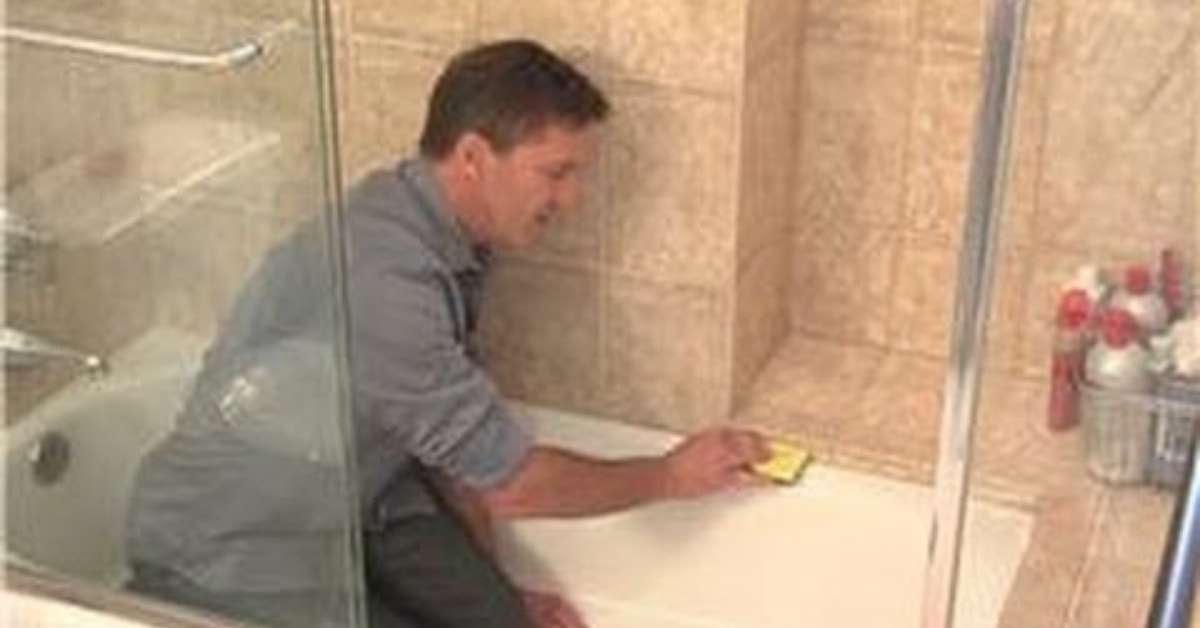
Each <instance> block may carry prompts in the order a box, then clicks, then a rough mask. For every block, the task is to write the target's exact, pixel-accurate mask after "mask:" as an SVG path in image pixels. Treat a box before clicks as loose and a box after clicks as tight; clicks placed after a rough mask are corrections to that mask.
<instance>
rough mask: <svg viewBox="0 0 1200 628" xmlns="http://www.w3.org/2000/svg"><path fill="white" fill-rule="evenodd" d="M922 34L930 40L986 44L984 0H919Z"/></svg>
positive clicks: (962, 44) (970, 45) (976, 45)
mask: <svg viewBox="0 0 1200 628" xmlns="http://www.w3.org/2000/svg"><path fill="white" fill-rule="evenodd" d="M919 1H920V3H921V6H920V10H919V14H920V17H919V21H920V31H921V37H922V38H923V39H925V40H927V41H936V42H939V43H947V44H953V45H955V46H956V47H963V48H968V49H972V50H978V49H980V48H982V47H983V43H984V34H985V33H984V29H985V26H986V21H987V14H986V11H985V9H990V8H991V6H992V4H991V3H990V2H984V1H983V0H919Z"/></svg>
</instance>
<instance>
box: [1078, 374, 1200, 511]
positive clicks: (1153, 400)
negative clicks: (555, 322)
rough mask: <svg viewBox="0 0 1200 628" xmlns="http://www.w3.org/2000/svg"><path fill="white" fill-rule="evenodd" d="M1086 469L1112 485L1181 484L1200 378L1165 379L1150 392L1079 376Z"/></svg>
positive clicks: (1199, 409) (1197, 413)
mask: <svg viewBox="0 0 1200 628" xmlns="http://www.w3.org/2000/svg"><path fill="white" fill-rule="evenodd" d="M1079 392H1080V405H1079V411H1080V418H1081V421H1082V423H1083V431H1084V438H1083V441H1084V450H1085V451H1084V454H1085V459H1086V461H1087V467H1088V471H1089V472H1090V473H1091V474H1092V475H1093V476H1095V477H1096V478H1097V479H1100V480H1102V481H1104V482H1108V483H1111V484H1145V483H1152V484H1155V485H1158V486H1164V487H1172V486H1177V485H1179V484H1180V483H1181V482H1182V479H1183V474H1184V471H1185V467H1186V465H1187V459H1188V455H1189V454H1190V452H1191V449H1192V445H1193V443H1194V441H1195V438H1196V425H1197V421H1198V417H1200V382H1198V381H1194V380H1183V379H1177V378H1164V379H1163V380H1162V381H1161V382H1160V383H1159V384H1158V386H1157V387H1156V390H1155V392H1154V393H1131V392H1125V391H1118V390H1110V389H1106V388H1100V387H1098V386H1095V385H1093V384H1091V383H1089V382H1087V381H1086V380H1085V379H1083V378H1081V379H1080V390H1079Z"/></svg>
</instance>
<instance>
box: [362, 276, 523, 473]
mask: <svg viewBox="0 0 1200 628" xmlns="http://www.w3.org/2000/svg"><path fill="white" fill-rule="evenodd" d="M351 290H352V295H353V298H352V303H351V333H352V347H351V351H352V354H351V358H352V363H353V369H352V371H353V373H352V383H353V386H354V389H355V404H356V410H355V412H356V414H359V413H360V412H361V413H362V415H360V418H364V419H366V420H372V421H377V422H378V425H379V427H380V428H382V429H383V430H385V431H387V432H389V433H391V434H392V436H393V438H392V439H389V440H392V441H393V442H399V443H402V444H403V446H404V447H405V448H406V449H407V450H408V451H407V453H408V454H410V455H412V456H413V457H415V458H417V459H418V460H420V461H421V462H422V463H423V464H425V465H426V466H429V467H433V468H437V469H440V470H441V471H443V472H445V473H446V474H448V475H450V476H452V477H454V478H456V479H458V480H460V481H462V482H464V483H466V484H468V485H470V486H474V487H476V488H486V487H489V486H493V485H496V484H498V483H500V482H502V481H503V480H505V479H506V478H508V477H509V476H510V475H511V474H512V473H513V472H514V471H515V470H516V467H517V466H518V465H519V464H520V462H521V461H522V460H523V459H524V458H525V456H526V454H527V453H528V451H529V449H530V448H531V447H532V442H531V438H530V436H529V435H528V433H527V432H526V431H525V430H524V429H523V428H522V427H521V426H520V425H519V424H518V423H517V422H516V421H515V420H514V419H513V417H512V416H511V415H510V413H509V410H508V408H507V406H506V405H505V403H504V400H503V398H502V397H501V396H500V394H499V392H498V391H497V389H496V387H495V385H494V384H493V383H492V381H491V379H490V378H489V377H488V376H487V374H486V373H485V372H484V371H483V369H482V368H480V366H479V365H478V364H476V363H475V362H474V361H473V360H472V359H471V358H470V357H469V356H468V354H467V351H466V347H464V346H463V344H462V343H461V342H460V341H459V340H458V339H457V338H456V334H455V329H456V326H455V324H454V320H453V314H452V310H451V307H452V305H451V304H452V301H451V299H452V298H453V297H452V294H451V293H450V292H449V290H450V288H449V286H448V285H446V284H444V283H443V282H442V281H441V280H439V278H438V275H437V274H436V273H433V272H430V273H429V274H427V275H418V276H412V275H405V274H403V273H400V272H396V271H394V270H392V271H388V270H376V271H374V272H373V274H372V275H369V276H366V277H365V278H361V279H359V280H358V282H357V283H352V284H351Z"/></svg>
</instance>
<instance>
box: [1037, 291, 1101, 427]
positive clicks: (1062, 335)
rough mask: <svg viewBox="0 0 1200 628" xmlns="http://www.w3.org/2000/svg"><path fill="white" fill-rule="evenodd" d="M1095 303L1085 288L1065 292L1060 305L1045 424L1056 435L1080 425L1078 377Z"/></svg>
mask: <svg viewBox="0 0 1200 628" xmlns="http://www.w3.org/2000/svg"><path fill="white" fill-rule="evenodd" d="M1091 316H1092V301H1091V299H1090V298H1089V296H1088V293H1087V292H1086V291H1085V289H1083V288H1073V289H1071V290H1068V291H1066V292H1065V293H1064V294H1063V296H1062V299H1061V300H1060V302H1059V305H1058V316H1057V318H1056V322H1055V334H1054V352H1053V354H1052V356H1051V359H1050V407H1049V408H1048V412H1047V416H1046V424H1047V426H1048V427H1049V428H1050V429H1051V430H1052V431H1056V432H1061V431H1065V430H1068V429H1071V428H1072V427H1075V425H1076V424H1077V423H1079V377H1080V376H1082V372H1083V358H1084V353H1085V351H1086V350H1087V344H1088V329H1087V327H1088V321H1089V320H1090V319H1091Z"/></svg>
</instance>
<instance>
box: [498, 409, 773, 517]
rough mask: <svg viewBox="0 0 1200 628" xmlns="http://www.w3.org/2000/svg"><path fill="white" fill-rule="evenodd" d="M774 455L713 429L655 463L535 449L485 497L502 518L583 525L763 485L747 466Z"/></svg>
mask: <svg viewBox="0 0 1200 628" xmlns="http://www.w3.org/2000/svg"><path fill="white" fill-rule="evenodd" d="M767 455H768V452H767V449H766V446H765V444H764V443H763V442H762V439H761V438H760V437H758V436H757V435H756V434H753V433H751V432H745V431H740V430H732V429H713V430H708V431H705V432H701V433H699V434H696V435H694V436H692V437H690V438H688V439H687V440H685V441H684V442H682V443H681V444H680V445H678V446H677V447H675V448H674V449H672V450H671V451H670V452H668V453H666V454H664V455H662V456H656V457H646V458H626V459H621V460H597V459H594V458H589V457H586V456H582V455H579V454H575V453H571V452H568V451H565V450H562V449H557V448H553V447H542V446H539V447H534V448H533V449H531V450H530V452H529V453H528V454H527V455H526V456H525V458H524V460H522V462H521V464H520V465H519V466H518V467H517V470H516V471H515V472H514V473H513V475H512V476H511V477H509V478H508V479H507V480H506V481H504V482H503V483H501V484H500V485H498V486H496V487H493V488H488V489H482V490H480V491H479V495H480V498H481V500H482V502H483V503H484V504H485V505H486V507H487V510H488V511H489V512H490V513H491V514H492V515H493V516H496V517H499V518H504V519H511V518H519V517H579V516H586V515H596V514H603V513H608V512H614V511H618V510H624V509H626V508H631V507H634V506H638V505H641V504H645V503H648V502H654V501H661V500H668V499H685V498H692V497H700V496H703V495H707V494H710V493H716V492H719V491H723V490H727V489H732V488H739V487H744V486H749V485H754V484H758V483H759V481H758V480H757V479H755V477H754V476H753V475H752V474H750V473H749V472H748V470H747V468H746V466H747V465H749V464H751V463H754V462H758V461H761V460H763V459H765V458H766V457H767Z"/></svg>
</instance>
